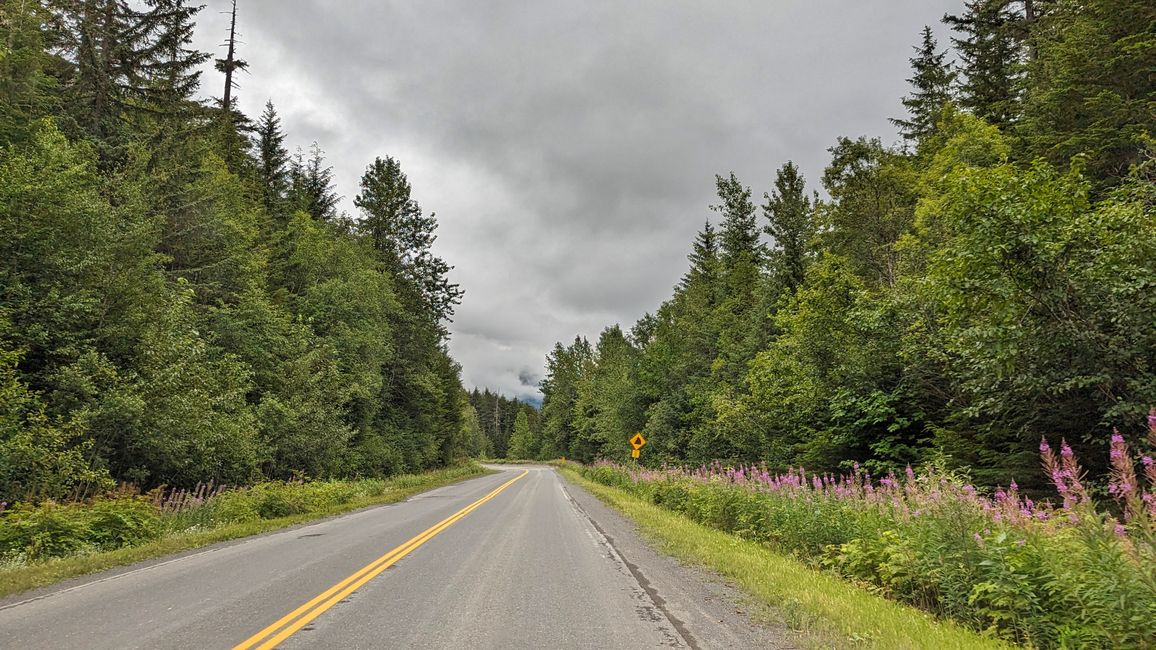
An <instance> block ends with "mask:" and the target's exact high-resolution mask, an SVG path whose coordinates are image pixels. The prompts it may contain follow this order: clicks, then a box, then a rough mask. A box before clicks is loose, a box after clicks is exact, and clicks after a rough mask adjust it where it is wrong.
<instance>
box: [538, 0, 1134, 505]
mask: <svg viewBox="0 0 1156 650" xmlns="http://www.w3.org/2000/svg"><path fill="white" fill-rule="evenodd" d="M945 21H946V22H947V23H948V24H949V25H950V26H951V28H952V29H953V30H954V34H955V37H954V38H953V39H952V45H953V49H954V52H953V53H952V52H947V51H943V50H941V49H940V48H939V46H938V45H937V43H936V42H935V39H934V38H933V36H932V33H931V30H930V29H925V30H924V32H923V35H922V40H921V42H920V44H919V45H918V46H917V47H916V48H915V50H916V55H915V57H914V58H913V59H912V76H911V78H910V80H909V81H910V83H911V91H910V94H909V95H908V96H907V97H905V98H904V100H903V104H904V105H905V107H906V108H907V110H908V115H907V116H905V117H904V118H902V119H896V120H893V121H894V122H895V124H896V125H897V126H898V127H899V128H900V131H901V133H902V135H903V138H904V141H903V143H902V144H901V145H899V146H887V145H885V144H883V143H882V142H880V141H879V140H877V139H870V138H858V139H850V138H840V139H839V141H838V142H837V143H836V144H835V146H833V147H832V148H831V149H830V153H831V161H830V163H829V164H828V166H827V168H826V170H825V171H824V173H823V177H822V178H821V179H820V180H821V183H822V187H823V189H825V190H826V195H827V197H828V198H824V199H820V198H819V196H818V194H817V193H812V192H809V191H808V189H809V188H808V187H807V186H806V184H805V182H804V179H803V178H802V176H801V175H800V174H799V170H798V169H797V167H796V166H795V165H793V164H792V163H790V162H788V163H786V164H784V165H783V166H782V167H781V168H780V169H779V171H778V173H777V175H776V177H775V179H774V181H773V185H772V186H771V187H770V188H768V189H769V191H767V192H765V193H764V194H763V195H762V200H761V202H759V203H757V204H756V201H758V199H757V197H756V196H755V195H754V193H753V192H752V190H751V189H750V188H749V187H748V186H747V185H745V184H743V183H742V182H741V181H740V180H739V179H738V178H737V177H736V176H735V175H734V174H733V173H732V174H729V175H727V176H719V177H718V178H717V188H718V203H717V205H714V206H712V209H713V210H714V211H715V213H716V215H717V216H716V220H715V221H714V222H711V221H708V222H707V223H706V224H705V226H704V227H703V229H702V230H701V232H699V234H698V236H697V238H696V240H695V242H694V245H693V252H692V253H691V255H690V256H689V260H690V268H689V269H688V270H687V272H686V274H685V275H684V276H683V277H682V279H681V281H680V282H679V283H678V285H677V286H676V287H675V288H674V293H673V295H672V296H671V297H670V299H669V300H667V301H666V302H665V303H663V304H662V306H661V307H660V308H659V309H658V311H657V313H655V314H647V315H646V316H644V317H643V318H642V319H641V320H639V321H638V323H636V324H635V325H634V326H633V328H631V329H630V331H628V332H627V331H623V330H622V329H621V328H619V327H618V326H614V327H610V328H607V329H606V330H605V331H603V332H602V334H601V335H600V337H599V338H598V340H597V341H596V342H594V343H593V344H591V343H590V342H588V341H587V340H586V339H584V338H581V337H579V338H577V339H575V340H574V342H573V343H571V344H570V345H566V346H564V345H562V344H558V345H557V346H556V347H555V348H554V350H553V352H551V354H550V355H549V357H548V359H547V364H548V376H547V378H546V380H545V381H544V382H543V384H542V389H543V393H544V396H545V402H544V405H543V408H542V419H543V422H542V431H541V439H540V454H541V455H542V456H544V457H545V456H557V455H562V454H567V455H570V456H571V457H574V458H577V459H583V460H589V459H592V458H595V457H598V456H610V457H618V458H622V457H624V456H625V454H626V451H627V447H626V440H627V437H628V436H629V435H631V434H632V433H633V432H635V431H642V432H643V433H644V435H645V436H646V437H647V439H648V440H649V445H648V446H647V447H646V448H645V449H644V451H643V456H642V461H643V462H644V463H647V464H652V465H654V464H658V463H663V462H674V463H701V462H705V461H708V460H711V459H724V460H727V461H766V462H767V463H769V464H770V465H772V466H775V467H780V468H783V467H786V466H788V465H800V464H801V465H804V466H806V467H807V468H809V469H813V470H828V469H838V468H841V467H846V466H847V465H850V464H851V463H853V462H859V463H861V464H863V465H865V466H866V467H868V468H870V469H871V470H872V471H880V470H885V469H894V468H901V467H902V466H904V465H906V464H908V463H911V464H916V463H921V462H931V461H935V462H938V463H944V464H947V465H949V466H957V467H961V466H967V467H970V468H971V470H972V472H973V476H974V478H975V479H977V480H979V481H981V482H987V483H995V482H1004V483H1005V484H1006V482H1007V480H1008V479H1009V478H1010V477H1013V476H1014V477H1015V478H1016V479H1018V480H1020V482H1021V484H1024V483H1025V482H1026V481H1030V480H1042V479H1041V477H1040V472H1039V471H1038V457H1037V446H1038V444H1039V440H1040V436H1041V435H1047V436H1049V437H1050V438H1053V439H1054V438H1060V437H1063V438H1066V439H1067V440H1068V441H1069V442H1071V443H1072V444H1073V446H1075V447H1076V450H1077V453H1079V454H1080V455H1081V457H1082V458H1084V459H1085V460H1086V461H1092V462H1091V463H1090V464H1092V465H1093V467H1092V468H1091V469H1093V470H1094V471H1101V470H1103V469H1104V466H1105V465H1106V463H1107V459H1108V453H1107V449H1106V441H1107V439H1108V436H1107V435H1105V433H1106V432H1108V431H1110V429H1111V428H1112V427H1117V428H1119V430H1120V431H1121V432H1122V433H1124V434H1125V435H1126V436H1128V437H1130V438H1133V440H1135V438H1134V436H1139V435H1142V434H1143V432H1144V431H1145V428H1144V416H1145V414H1147V413H1148V410H1149V408H1150V407H1151V406H1152V405H1153V404H1156V214H1154V205H1156V184H1154V183H1153V180H1154V179H1156V165H1154V163H1153V161H1152V159H1151V156H1152V151H1153V148H1152V140H1151V136H1152V135H1153V134H1156V80H1154V79H1153V77H1152V70H1153V69H1156V36H1154V31H1153V29H1154V26H1156V5H1153V4H1152V3H1151V2H1149V1H1147V0H1056V1H1052V2H1044V1H1043V0H1035V1H1034V2H1033V1H1032V0H1023V1H1020V0H1017V1H1014V2H1013V1H1009V0H973V1H971V2H968V3H966V5H965V8H964V11H963V12H962V13H961V14H960V15H958V16H948V17H945ZM953 54H954V56H953ZM1097 463H1098V465H1097Z"/></svg>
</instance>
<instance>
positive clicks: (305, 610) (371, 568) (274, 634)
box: [233, 469, 530, 650]
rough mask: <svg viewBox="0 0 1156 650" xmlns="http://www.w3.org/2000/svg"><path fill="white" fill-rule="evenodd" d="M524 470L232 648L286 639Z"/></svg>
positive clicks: (263, 646) (245, 649)
mask: <svg viewBox="0 0 1156 650" xmlns="http://www.w3.org/2000/svg"><path fill="white" fill-rule="evenodd" d="M528 473H530V470H528V469H527V470H523V471H522V473H521V474H519V475H517V476H515V477H514V478H512V479H510V480H508V481H506V482H505V483H503V484H501V485H499V486H498V487H497V488H496V489H494V491H492V492H490V493H489V494H487V495H486V496H484V497H482V498H480V499H478V500H477V501H474V502H473V503H471V504H470V505H468V506H466V507H464V508H462V509H461V510H458V511H457V512H455V513H454V514H452V515H450V516H449V517H446V518H445V519H443V520H441V521H440V522H438V523H436V524H434V525H433V526H431V527H430V528H428V529H426V530H425V531H423V532H421V533H419V534H418V535H417V536H416V537H414V538H412V539H410V540H409V541H407V542H405V543H404V544H402V545H401V546H398V547H397V548H395V549H393V550H392V551H390V552H388V553H386V554H385V555H383V556H381V557H379V558H377V559H376V560H374V561H373V562H370V563H369V564H367V565H365V566H364V567H362V568H361V569H358V570H357V571H356V572H355V573H354V574H353V575H351V576H349V577H348V578H346V579H344V580H342V581H341V582H338V583H337V584H335V585H333V586H332V587H330V588H328V589H326V590H325V591H323V592H321V593H320V594H318V595H317V596H316V597H314V598H313V599H312V600H310V601H309V602H307V603H305V604H304V605H302V606H300V607H298V608H297V609H295V610H293V611H291V612H289V613H288V614H286V615H285V616H283V617H281V618H280V619H279V620H278V621H277V622H276V623H273V624H272V625H270V626H269V627H267V628H265V629H263V630H261V631H260V632H258V633H256V634H254V635H253V636H251V637H249V638H248V639H245V640H244V641H242V642H241V643H240V644H238V645H236V646H234V648H233V650H251V649H255V650H269V649H270V648H275V647H277V644H279V643H281V642H282V641H284V640H285V639H288V638H289V637H290V636H292V635H293V633H294V632H296V631H297V630H300V629H301V628H303V627H305V626H306V625H308V624H309V623H310V622H311V621H313V620H314V619H315V618H317V617H318V616H321V615H322V614H323V613H325V611H326V610H328V609H329V608H330V607H333V606H334V605H336V604H337V603H339V602H341V601H342V600H344V599H345V597H346V596H348V595H349V594H351V593H353V592H355V591H357V590H358V589H360V588H361V586H362V585H364V584H365V583H367V582H369V581H370V580H373V579H374V578H375V577H377V575H379V574H380V573H381V572H382V571H385V570H386V569H388V568H389V567H391V566H393V565H394V563H396V562H397V561H398V560H400V559H401V558H403V557H405V556H406V555H408V554H409V553H410V552H411V551H413V550H414V549H416V548H417V547H419V546H421V545H422V544H425V543H426V542H428V541H429V540H430V539H432V538H433V536H434V535H437V534H438V533H440V532H442V531H443V530H445V529H446V528H449V527H450V526H452V525H453V524H454V522H456V521H458V520H459V519H461V518H462V517H465V516H466V515H468V514H470V513H471V512H473V511H474V510H477V509H478V508H479V507H481V505H482V504H483V503H485V502H487V501H489V500H490V499H493V498H494V497H495V496H497V495H498V493H499V492H501V491H502V490H504V489H506V488H508V487H510V486H511V485H513V484H514V482H515V481H517V480H518V479H520V478H522V477H523V476H525V475H526V474H528Z"/></svg>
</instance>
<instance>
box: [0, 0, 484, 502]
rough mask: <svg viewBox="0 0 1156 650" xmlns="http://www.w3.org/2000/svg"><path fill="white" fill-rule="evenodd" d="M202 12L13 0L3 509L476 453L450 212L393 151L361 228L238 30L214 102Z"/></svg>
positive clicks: (1, 211)
mask: <svg viewBox="0 0 1156 650" xmlns="http://www.w3.org/2000/svg"><path fill="white" fill-rule="evenodd" d="M199 9H200V8H199V7H197V6H194V5H190V4H189V3H188V2H186V1H185V0H146V1H144V2H129V1H127V0H83V1H80V0H45V1H42V2H36V1H30V2H7V3H3V4H2V5H0V29H2V30H3V37H2V38H0V500H5V501H13V500H38V499H43V498H57V499H59V498H68V497H70V496H71V497H75V496H78V495H83V494H87V493H92V492H94V491H96V490H99V489H101V488H103V487H104V486H106V485H109V484H110V483H111V482H112V481H131V482H134V483H137V484H139V485H141V486H142V487H150V486H155V485H158V484H168V485H178V486H187V485H192V484H194V483H196V482H198V481H207V480H209V479H213V480H216V481H218V482H225V483H229V484H234V485H237V484H244V483H248V482H250V481H253V480H256V479H259V478H274V479H281V478H288V477H291V476H309V477H352V476H365V477H380V476H387V475H390V474H395V473H398V472H405V471H416V470H421V469H425V468H429V467H433V466H438V465H443V464H445V463H448V462H450V461H451V460H452V459H454V458H455V457H457V456H461V455H463V454H465V453H467V452H468V451H469V450H468V447H469V444H470V441H469V440H468V436H469V433H470V430H469V426H468V425H469V421H470V418H471V417H473V416H472V408H471V406H470V403H469V400H468V399H467V396H466V393H465V391H464V390H463V389H462V387H461V383H460V379H459V367H458V365H457V364H456V363H455V362H454V361H453V359H451V358H450V357H449V355H448V353H447V351H446V330H445V324H446V322H447V321H448V319H449V318H450V317H451V315H452V313H453V308H454V305H455V304H457V303H458V302H459V301H460V298H461V291H460V290H459V289H458V287H457V286H456V285H454V284H452V283H450V282H449V281H448V280H447V279H446V274H447V271H448V269H449V267H448V266H447V264H446V263H445V262H444V261H443V260H441V259H439V258H438V257H436V256H435V255H433V254H432V253H431V252H430V246H431V244H432V243H433V241H434V230H435V228H436V225H437V224H436V222H435V220H434V218H433V216H432V215H426V214H424V213H423V212H422V210H421V208H420V207H419V206H418V204H417V202H416V201H414V200H413V199H412V198H411V192H410V184H409V182H408V181H407V179H406V176H405V174H404V173H403V172H402V170H401V167H400V165H399V163H398V162H397V161H396V160H394V159H392V158H388V157H386V158H379V159H377V160H374V161H373V162H372V163H371V164H370V165H369V166H368V168H367V170H366V172H365V175H364V176H363V177H362V180H361V186H360V189H359V192H358V194H357V195H356V199H355V201H354V204H355V205H356V206H357V208H358V209H359V215H358V216H357V217H356V218H353V217H349V216H347V215H345V214H338V211H337V206H338V203H339V196H338V195H337V193H336V190H335V188H334V187H333V183H332V177H331V170H330V168H329V167H328V166H327V165H326V163H325V161H324V158H323V155H322V153H321V150H320V148H319V147H318V146H317V145H316V144H314V145H313V147H312V149H311V150H310V152H309V153H308V154H304V153H302V152H301V151H300V150H298V151H297V153H296V155H293V154H291V153H290V152H289V151H288V150H287V148H286V145H285V133H284V132H283V130H282V128H281V126H280V120H279V118H278V116H277V113H276V111H275V109H274V107H273V104H272V103H269V104H267V106H266V109H265V111H264V113H263V114H262V115H260V116H259V117H258V118H257V119H255V120H254V119H251V118H250V117H249V116H246V115H244V114H243V113H241V112H240V111H239V110H238V109H237V108H236V105H235V97H234V91H235V90H236V86H237V79H238V78H239V77H238V76H237V75H235V74H234V73H235V72H237V71H238V70H242V69H244V68H245V67H246V66H247V63H246V62H245V61H243V60H241V59H240V58H239V57H238V55H237V52H236V48H235V47H234V45H235V44H234V43H232V42H231V36H230V46H229V48H228V54H227V56H226V57H225V58H223V59H220V60H218V61H217V69H218V70H220V71H221V72H223V73H224V79H223V88H224V92H223V94H222V95H223V96H222V98H221V100H219V101H215V102H206V101H202V100H199V99H197V95H196V93H197V91H198V88H199V85H200V81H201V80H200V74H199V72H198V68H199V66H200V65H201V64H202V63H204V62H205V61H206V60H207V59H208V57H209V55H208V54H206V53H204V52H198V51H196V50H195V49H193V48H192V47H191V44H190V43H191V34H192V29H193V24H194V23H193V21H194V19H195V17H196V14H197V12H198V11H199ZM217 83H222V81H218V82H217Z"/></svg>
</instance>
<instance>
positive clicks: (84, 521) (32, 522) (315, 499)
mask: <svg viewBox="0 0 1156 650" xmlns="http://www.w3.org/2000/svg"><path fill="white" fill-rule="evenodd" d="M482 471H483V470H482V469H481V468H480V467H479V466H478V465H476V464H473V463H471V464H469V465H464V466H460V467H456V468H449V469H446V470H439V471H437V472H431V473H426V474H420V475H400V476H396V477H393V478H391V479H387V480H382V479H362V480H354V481H310V482H305V481H288V482H265V483H258V484H256V485H252V486H248V487H239V488H229V487H227V486H223V485H215V484H213V483H202V484H198V485H197V486H196V487H194V488H192V489H171V490H166V489H157V490H154V491H152V492H150V493H149V494H146V495H140V494H137V493H136V492H135V491H134V490H133V489H132V488H131V487H126V486H122V487H120V488H118V489H117V490H116V491H114V492H111V493H108V494H105V495H102V496H100V497H97V498H94V499H90V500H88V501H84V502H77V503H67V504H58V503H53V502H45V503H41V504H38V505H35V506H33V505H28V504H17V505H15V506H14V507H11V508H6V507H2V506H0V567H4V568H8V569H11V568H13V567H17V566H21V565H27V564H31V563H36V562H41V561H45V560H50V559H54V558H64V557H70V556H76V555H85V554H94V553H101V552H107V551H113V550H117V549H123V548H128V547H132V546H137V545H141V544H144V543H146V542H150V541H153V540H157V539H159V538H162V537H167V536H172V535H181V534H185V533H192V532H197V531H205V530H212V529H217V528H222V527H226V526H229V525H233V524H244V523H252V522H258V521H262V520H276V519H282V518H286V517H292V516H294V515H307V514H311V513H313V514H318V515H322V514H328V513H331V512H335V511H338V510H341V509H343V507H344V506H348V505H350V504H363V505H368V504H370V503H373V502H375V501H379V500H382V499H386V498H387V497H388V496H389V495H390V494H391V493H398V494H405V493H407V492H410V491H412V490H414V489H415V488H420V487H423V486H430V485H432V484H436V483H438V482H448V481H449V480H454V479H457V478H464V477H466V476H472V475H475V474H479V473H481V472H482ZM4 505H5V506H6V504H4Z"/></svg>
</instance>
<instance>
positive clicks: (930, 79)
mask: <svg viewBox="0 0 1156 650" xmlns="http://www.w3.org/2000/svg"><path fill="white" fill-rule="evenodd" d="M938 49H939V48H938V44H937V43H936V42H935V37H934V36H933V35H932V34H931V28H930V27H927V26H924V28H923V42H922V43H921V44H920V45H919V46H918V47H916V48H915V50H916V52H917V55H916V56H915V57H913V58H912V59H911V70H912V76H911V78H909V79H908V80H907V83H909V84H911V94H909V95H907V96H906V97H904V98H903V105H904V106H905V107H906V108H907V118H906V119H894V118H893V119H891V123H892V124H894V125H895V126H897V127H899V132H900V134H901V135H902V136H903V138H904V139H905V140H907V141H908V142H914V143H917V144H918V143H919V142H921V141H922V140H923V139H924V138H926V137H927V136H928V135H930V134H931V132H932V131H934V130H935V121H936V119H938V117H939V113H940V111H941V110H942V109H943V105H944V104H946V103H947V102H948V101H950V100H951V88H952V85H953V84H954V83H955V72H954V71H953V70H952V69H951V64H950V63H949V62H948V61H947V52H946V51H944V52H939V51H938Z"/></svg>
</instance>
